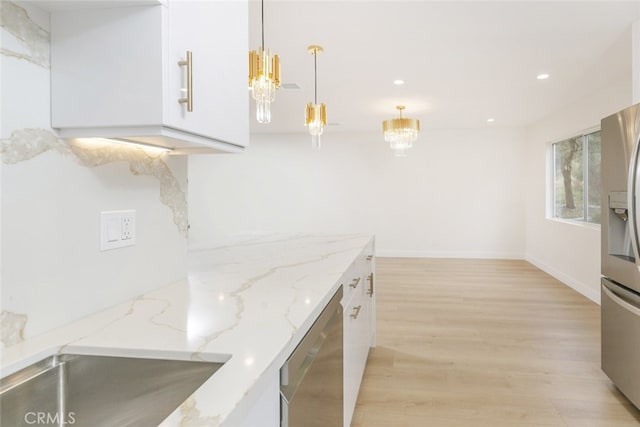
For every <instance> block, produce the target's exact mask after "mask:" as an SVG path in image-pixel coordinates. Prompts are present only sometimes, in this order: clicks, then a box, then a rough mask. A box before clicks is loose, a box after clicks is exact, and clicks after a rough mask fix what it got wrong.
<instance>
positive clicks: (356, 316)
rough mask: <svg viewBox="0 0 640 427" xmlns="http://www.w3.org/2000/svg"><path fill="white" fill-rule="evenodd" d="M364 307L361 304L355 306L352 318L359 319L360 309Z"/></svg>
mask: <svg viewBox="0 0 640 427" xmlns="http://www.w3.org/2000/svg"><path fill="white" fill-rule="evenodd" d="M361 308H362V305H359V306H357V307H353V311H354V312H353V313H352V314H351V318H352V319H357V318H358V314H360V309H361Z"/></svg>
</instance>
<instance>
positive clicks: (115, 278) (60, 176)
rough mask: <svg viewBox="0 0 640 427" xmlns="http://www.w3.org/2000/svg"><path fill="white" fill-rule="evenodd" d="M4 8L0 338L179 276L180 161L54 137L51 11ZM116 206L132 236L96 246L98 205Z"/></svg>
mask: <svg viewBox="0 0 640 427" xmlns="http://www.w3.org/2000/svg"><path fill="white" fill-rule="evenodd" d="M0 7H1V8H2V9H1V10H0V13H2V14H3V18H5V17H8V18H9V19H6V20H5V19H3V22H2V25H3V26H2V29H1V31H2V34H1V36H2V40H1V43H2V51H1V55H0V61H1V62H0V68H1V70H2V75H1V79H2V80H1V84H2V97H1V98H2V99H1V100H0V102H1V106H2V111H1V117H0V119H1V123H2V129H1V130H0V153H1V156H2V158H1V159H2V168H1V169H0V171H1V173H2V177H1V180H0V182H1V185H2V199H1V216H0V218H1V221H2V228H1V230H2V235H1V244H2V252H1V256H2V260H1V265H2V292H1V295H2V299H1V308H2V317H1V319H0V321H1V322H2V335H1V337H0V338H1V340H0V348H2V347H7V346H10V345H14V344H15V343H17V342H19V341H21V340H23V339H25V338H29V337H32V336H34V335H38V334H40V333H42V332H45V331H48V330H51V329H54V328H56V327H58V326H60V325H63V324H65V323H68V322H71V321H73V320H75V319H78V318H80V317H82V316H85V315H88V314H90V313H93V312H96V311H98V310H101V309H104V308H106V307H109V306H112V305H114V304H117V303H120V302H122V301H124V300H127V299H129V298H132V297H134V296H136V295H139V294H141V293H143V292H145V291H147V290H150V289H153V288H157V287H160V286H163V285H166V284H169V283H171V282H173V281H176V280H179V279H182V278H184V277H186V247H187V243H186V242H187V239H186V226H187V224H186V193H185V191H184V189H185V188H186V177H187V170H186V167H187V161H186V159H185V158H171V159H166V158H163V157H158V156H157V155H150V154H149V153H147V152H145V151H143V150H142V149H139V148H122V147H113V146H109V145H103V146H91V147H90V146H74V145H70V144H69V143H67V142H65V141H62V140H59V139H57V137H56V136H55V134H54V132H53V131H52V129H51V128H50V107H49V74H50V70H49V65H48V50H49V42H48V33H47V28H48V22H49V15H48V13H46V12H44V11H42V10H40V9H37V8H36V7H34V6H33V5H32V4H23V3H20V4H13V3H9V2H6V1H3V2H0ZM121 209H134V210H136V221H137V243H136V245H135V246H133V247H128V248H123V249H118V250H112V251H107V252H100V251H99V250H98V216H99V212H100V211H104V210H121Z"/></svg>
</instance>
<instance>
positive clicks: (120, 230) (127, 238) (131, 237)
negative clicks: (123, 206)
mask: <svg viewBox="0 0 640 427" xmlns="http://www.w3.org/2000/svg"><path fill="white" fill-rule="evenodd" d="M135 243H136V211H133V210H129V211H107V212H100V250H101V251H107V250H110V249H117V248H122V247H125V246H133V245H135Z"/></svg>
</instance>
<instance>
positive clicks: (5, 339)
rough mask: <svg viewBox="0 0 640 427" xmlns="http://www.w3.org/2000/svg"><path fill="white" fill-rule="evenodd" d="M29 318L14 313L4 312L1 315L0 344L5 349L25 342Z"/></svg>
mask: <svg viewBox="0 0 640 427" xmlns="http://www.w3.org/2000/svg"><path fill="white" fill-rule="evenodd" d="M27 320H28V318H27V316H26V315H25V314H19V313H12V312H10V311H6V310H2V314H0V325H1V328H0V330H1V331H2V332H1V333H0V343H2V346H3V347H9V346H12V345H14V344H17V343H19V342H21V341H24V327H25V326H26V324H27Z"/></svg>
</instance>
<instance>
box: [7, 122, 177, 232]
mask: <svg viewBox="0 0 640 427" xmlns="http://www.w3.org/2000/svg"><path fill="white" fill-rule="evenodd" d="M51 150H54V151H56V152H58V153H59V154H61V155H65V156H72V157H73V158H74V159H75V160H76V161H77V162H78V163H79V164H80V165H82V166H85V167H90V168H92V167H98V166H102V165H106V164H109V163H114V162H128V164H129V170H130V172H131V173H132V174H133V175H147V176H151V177H153V178H155V179H156V180H158V182H159V183H160V202H162V203H163V204H164V205H166V206H168V207H169V208H170V209H171V211H172V213H173V222H174V223H175V225H176V226H177V228H178V232H179V233H180V234H181V235H182V236H184V237H185V238H186V237H187V230H188V216H187V195H186V193H185V191H184V190H183V189H182V188H181V187H180V183H179V182H178V180H177V179H176V177H175V176H174V175H173V173H172V172H171V169H170V168H169V166H167V164H166V163H165V161H164V157H163V156H164V154H158V153H154V152H151V151H149V150H145V149H143V148H141V147H138V146H135V145H120V144H113V143H109V142H108V141H104V142H100V141H91V142H90V143H89V142H86V141H75V140H74V141H72V142H68V141H66V140H63V139H60V138H58V137H57V136H56V135H55V134H54V133H53V132H52V131H51V130H47V129H17V130H14V131H13V132H12V133H11V136H10V137H9V138H2V139H0V155H1V156H2V162H3V163H4V164H16V163H19V162H24V161H27V160H30V159H32V158H34V157H36V156H38V155H40V154H43V153H45V152H47V151H51Z"/></svg>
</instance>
